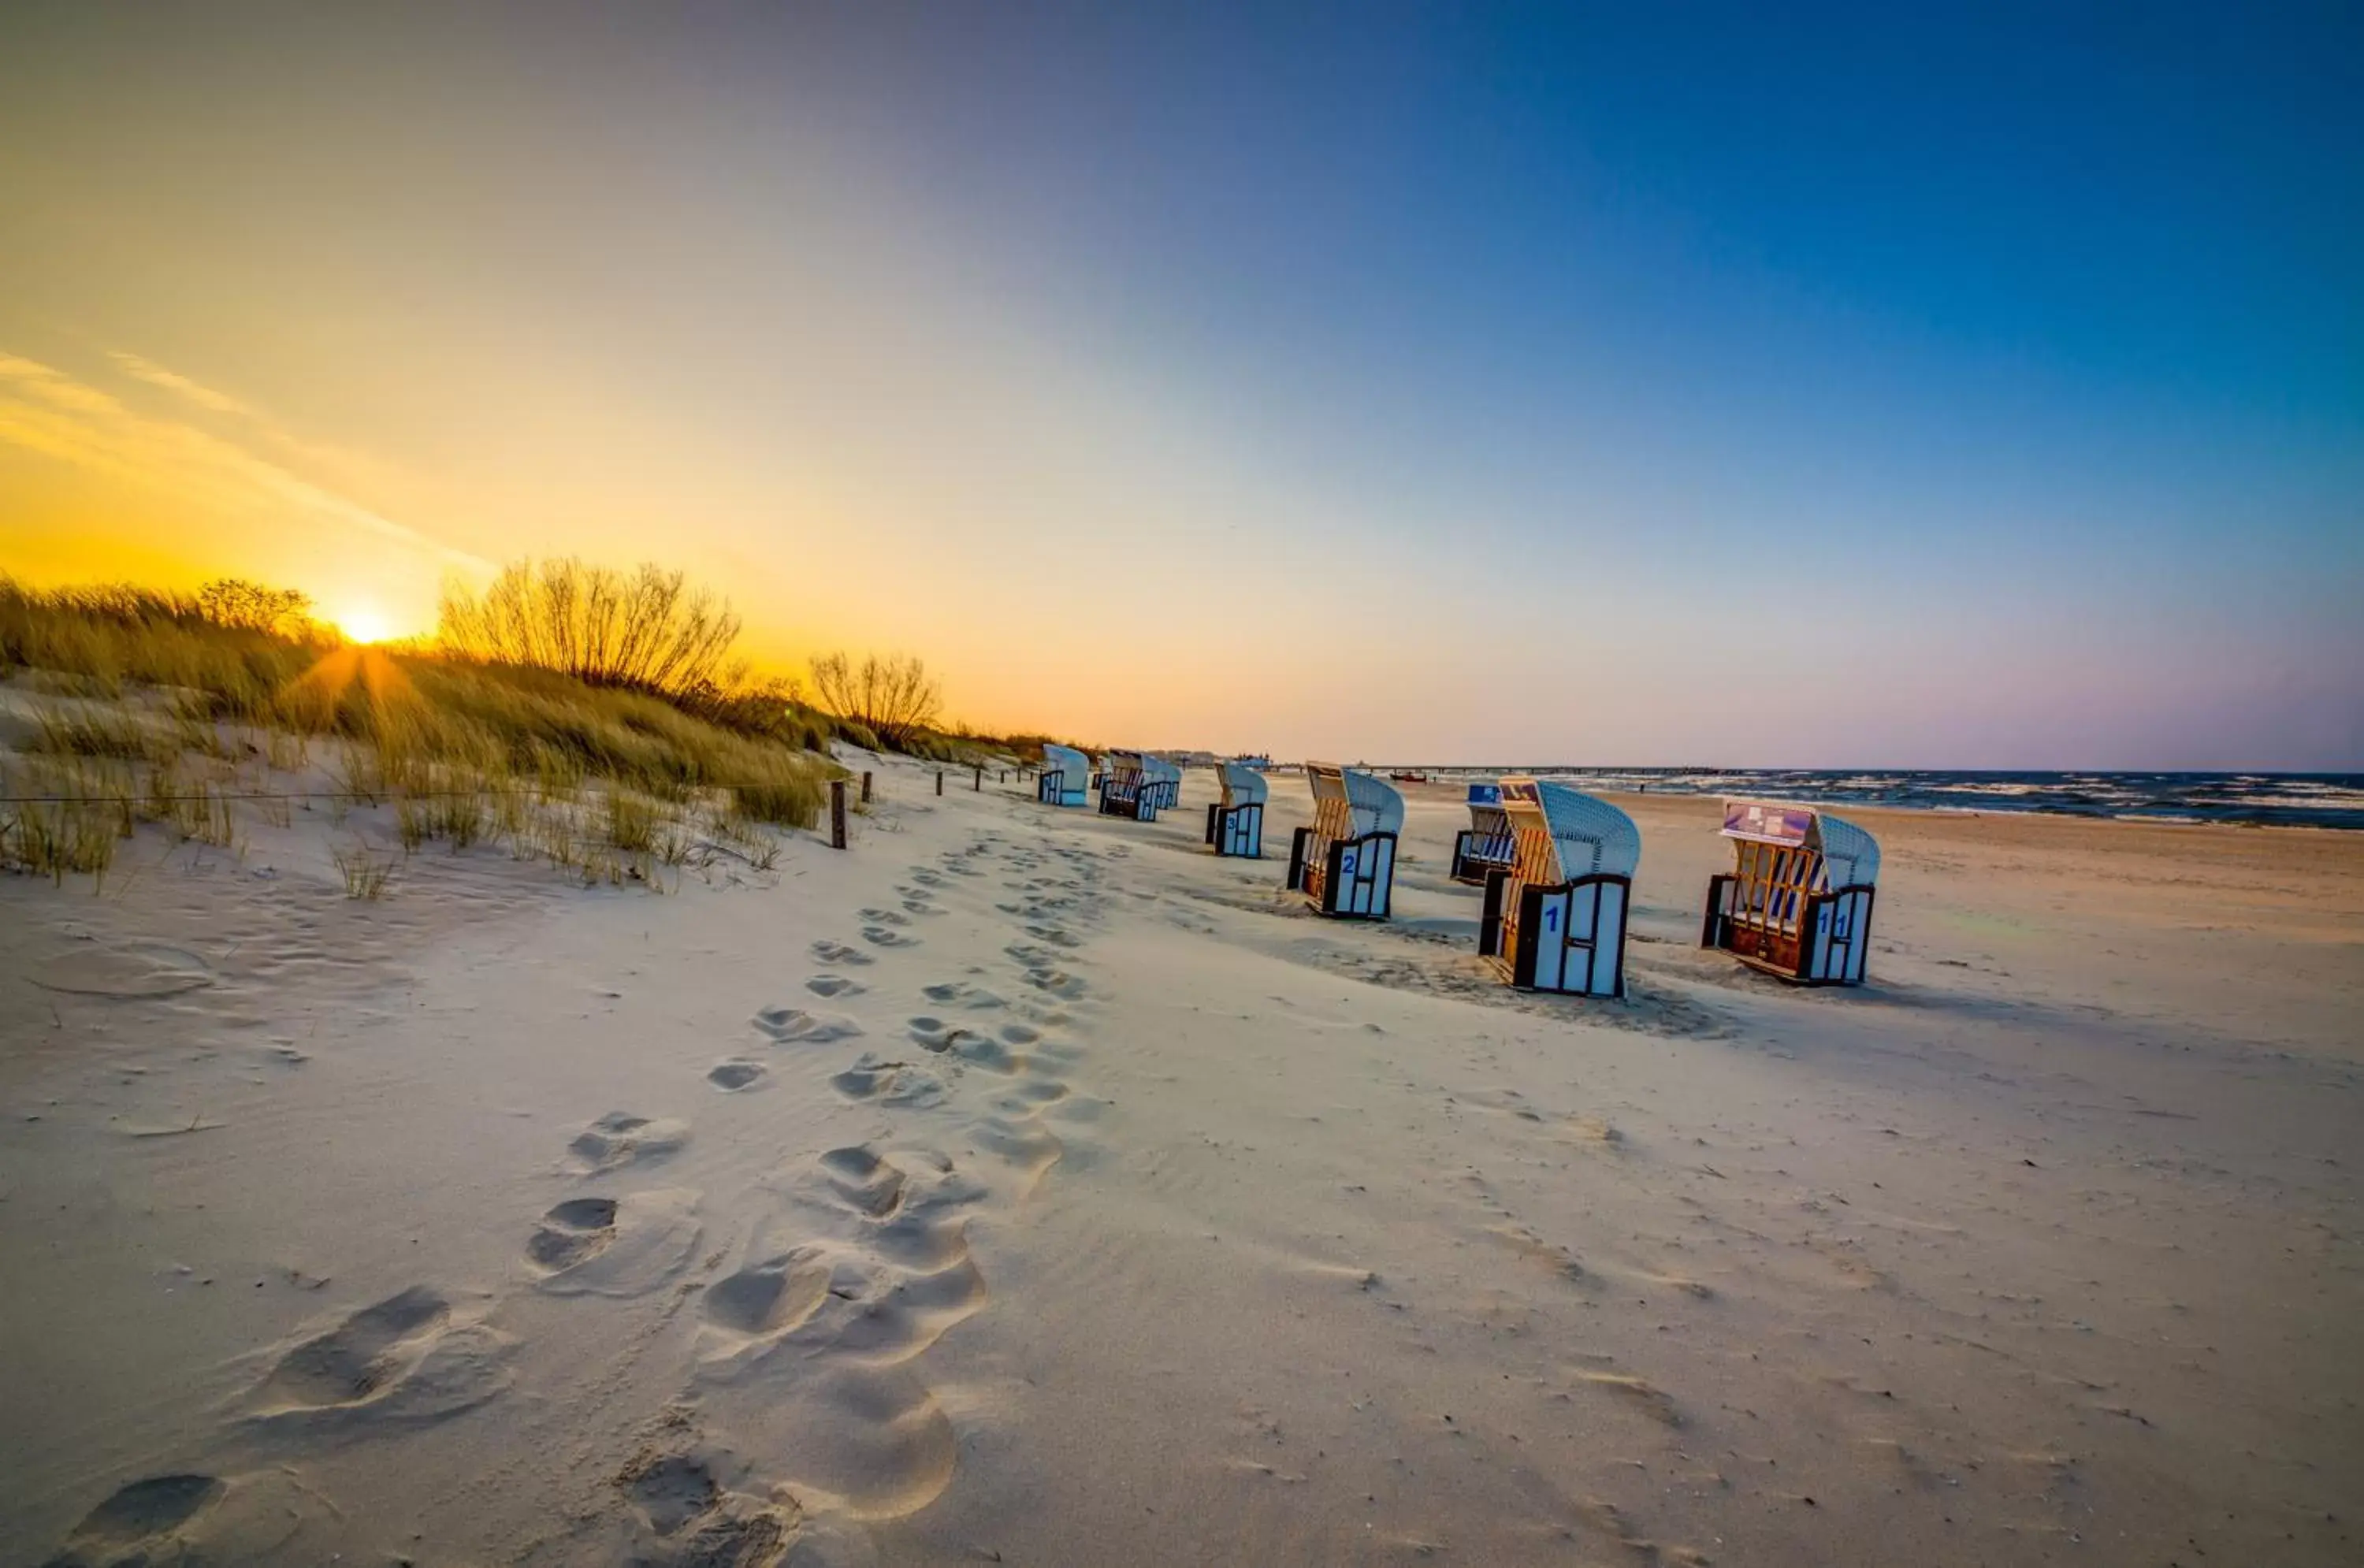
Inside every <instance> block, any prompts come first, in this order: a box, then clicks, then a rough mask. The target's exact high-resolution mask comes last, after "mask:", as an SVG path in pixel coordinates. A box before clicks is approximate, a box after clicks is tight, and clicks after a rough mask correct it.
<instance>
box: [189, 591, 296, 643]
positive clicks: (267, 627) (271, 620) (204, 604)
mask: <svg viewBox="0 0 2364 1568" xmlns="http://www.w3.org/2000/svg"><path fill="white" fill-rule="evenodd" d="M197 613H198V614H200V615H202V616H203V617H205V618H206V619H207V620H209V621H211V622H213V623H214V624H215V625H216V626H226V627H229V628H232V629H234V630H238V631H259V632H262V633H264V634H266V635H268V636H273V637H302V636H306V635H307V634H309V632H310V631H311V629H312V600H311V598H310V596H309V595H306V594H302V593H299V592H297V591H296V589H294V588H273V587H271V586H269V585H268V584H262V583H250V582H248V581H247V580H246V579H245V578H243V577H217V578H215V579H214V580H213V581H212V582H210V583H208V584H206V585H205V586H204V587H202V588H200V589H198V590H197Z"/></svg>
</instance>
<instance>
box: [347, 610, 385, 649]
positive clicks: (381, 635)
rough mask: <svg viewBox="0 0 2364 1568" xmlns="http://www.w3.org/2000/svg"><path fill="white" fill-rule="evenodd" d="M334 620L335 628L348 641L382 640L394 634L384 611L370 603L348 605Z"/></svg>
mask: <svg viewBox="0 0 2364 1568" xmlns="http://www.w3.org/2000/svg"><path fill="white" fill-rule="evenodd" d="M336 621H337V629H338V630H339V631H341V632H343V633H344V634H345V639H346V640H347V641H349V642H362V643H369V642H384V641H385V640H386V639H388V638H390V637H392V636H393V635H394V624H393V623H392V622H391V621H389V620H387V619H386V618H385V612H384V611H383V610H380V609H378V608H376V607H375V606H371V605H351V606H347V607H346V608H345V609H343V610H342V611H340V613H339V614H338V616H337V617H336Z"/></svg>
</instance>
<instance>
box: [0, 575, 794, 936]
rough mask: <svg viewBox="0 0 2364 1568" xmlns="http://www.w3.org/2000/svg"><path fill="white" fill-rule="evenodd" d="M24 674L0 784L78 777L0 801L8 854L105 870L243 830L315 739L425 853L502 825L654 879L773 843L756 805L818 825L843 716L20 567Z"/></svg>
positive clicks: (319, 756)
mask: <svg viewBox="0 0 2364 1568" xmlns="http://www.w3.org/2000/svg"><path fill="white" fill-rule="evenodd" d="M12 676H13V677H17V678H19V679H21V680H23V681H25V682H27V683H28V684H35V685H38V687H39V690H41V691H42V692H43V693H45V694H46V695H45V697H44V699H43V703H42V706H39V708H38V709H37V713H36V720H37V733H36V734H35V735H34V736H33V737H32V738H31V739H30V740H28V742H26V743H25V745H24V746H23V748H22V749H23V751H24V752H25V755H24V756H22V757H21V758H19V759H17V760H16V762H14V763H12V764H11V766H10V769H9V773H10V778H9V785H10V787H8V788H7V789H6V790H5V791H0V793H4V794H6V795H40V796H66V797H69V798H68V799H67V800H64V801H44V802H42V803H40V804H39V805H38V806H35V805H29V804H28V805H24V806H0V813H5V815H0V863H5V864H14V865H17V866H19V867H22V868H24V869H28V870H33V871H38V872H39V873H42V874H47V875H52V876H55V877H58V878H62V877H63V876H64V875H65V874H66V873H69V872H72V873H94V874H101V875H103V874H104V871H105V867H106V863H108V862H111V859H112V856H113V850H112V848H111V846H112V845H114V844H115V843H117V842H119V841H120V840H121V839H123V838H126V837H128V836H129V834H130V833H131V831H132V830H133V828H135V827H136V826H137V825H138V824H139V823H140V822H151V821H152V822H162V823H164V824H166V825H167V826H168V827H170V828H171V829H172V830H173V832H175V833H176V834H177V835H178V836H180V837H181V838H183V839H184V840H186V839H195V840H202V841H204V842H207V843H218V844H223V845H228V846H234V845H235V843H236V841H237V827H236V822H235V814H234V813H233V812H232V810H231V797H233V796H241V795H255V794H260V795H263V796H265V797H266V800H267V799H268V797H269V796H270V795H271V790H272V787H273V786H271V785H269V784H268V782H267V781H268V780H269V778H270V777H271V775H273V774H274V773H277V774H286V773H301V772H303V771H304V770H306V769H307V768H310V767H312V766H313V765H314V763H315V762H316V761H317V762H318V763H319V764H320V766H321V768H322V770H323V771H324V772H325V775H326V783H327V784H328V786H329V791H330V792H331V793H332V794H334V795H337V796H339V797H340V798H341V799H342V800H343V801H344V802H345V803H346V804H347V806H369V807H376V806H381V805H385V804H389V803H390V804H392V805H393V806H394V808H395V827H396V832H397V834H398V836H399V838H400V840H401V842H402V845H403V848H404V850H405V851H406V852H410V851H417V850H418V849H419V848H421V847H423V846H424V845H426V844H428V843H429V842H442V843H446V844H449V845H451V846H452V847H453V848H455V849H457V848H465V847H467V846H469V845H472V844H474V843H477V842H480V841H485V840H501V841H506V842H507V843H508V844H509V845H510V847H511V849H512V851H513V852H516V853H519V856H520V858H529V857H530V858H537V859H547V860H549V861H551V862H552V863H555V864H558V865H562V866H564V867H566V868H568V869H570V870H574V871H578V872H581V873H583V874H584V876H585V880H586V881H604V882H626V881H633V880H641V881H649V880H652V878H651V876H650V873H651V872H652V869H653V867H654V866H655V865H658V864H673V865H678V864H680V863H682V862H683V860H684V859H685V858H686V856H687V855H688V854H690V853H691V852H692V851H694V850H695V849H696V847H697V845H698V844H699V843H700V842H708V843H712V844H718V845H721V846H723V847H724V848H726V849H727V850H728V851H729V852H730V853H731V854H733V855H734V856H735V857H736V858H739V859H742V860H746V861H748V862H750V863H753V862H758V861H764V860H767V859H768V858H770V857H769V855H768V854H767V853H766V851H763V850H762V849H761V848H760V847H758V848H752V849H751V848H750V847H749V845H750V840H751V834H752V828H753V825H754V824H764V825H769V826H773V827H790V828H810V827H811V826H813V824H814V823H815V821H817V820H818V817H819V815H820V806H821V803H822V800H823V798H824V792H825V788H826V784H827V780H828V779H829V777H831V775H832V773H835V772H836V771H837V770H836V769H835V768H834V765H833V764H832V763H831V762H828V761H827V760H826V758H825V756H820V755H815V754H813V753H812V752H810V751H807V750H806V747H807V746H808V745H822V746H825V745H826V743H827V734H826V730H825V728H824V727H819V726H816V725H814V724H813V723H811V722H810V721H809V720H808V717H807V716H805V715H803V714H801V713H799V712H797V710H796V709H795V708H794V706H793V705H792V704H790V703H788V702H787V701H786V699H785V698H782V697H779V696H778V695H776V694H767V693H764V692H762V691H755V692H750V693H742V694H738V695H737V696H736V697H733V698H729V699H725V698H723V697H719V696H718V695H715V694H712V693H710V692H709V693H706V694H702V695H701V698H700V700H701V701H703V702H705V703H706V704H707V705H708V706H709V707H714V708H718V709H719V710H721V711H727V712H728V713H729V714H730V717H732V718H733V719H734V720H735V724H736V727H733V726H732V725H726V724H724V723H721V722H717V721H716V720H715V719H713V718H709V717H700V716H698V715H697V714H695V713H691V712H686V711H684V709H683V707H682V706H678V705H677V704H676V703H675V702H674V701H670V700H667V699H665V698H663V697H659V696H656V695H650V694H648V693H645V692H641V691H635V690H629V689H621V688H617V687H599V686H593V685H590V684H585V682H583V681H581V680H579V679H576V678H574V677H573V676H571V675H568V674H565V673H561V672H557V671H550V670H541V669H534V668H530V667H523V666H518V665H503V664H491V663H482V662H469V661H462V660H452V659H445V658H441V657H438V656H436V655H434V654H431V653H425V652H417V651H412V652H403V651H382V650H377V649H371V648H361V647H354V646H350V645H346V644H342V643H340V642H339V641H337V640H336V639H333V638H329V637H325V636H322V635H319V634H318V633H316V632H314V631H313V630H312V629H311V628H309V627H308V625H306V624H303V623H297V625H296V629H294V630H292V631H290V630H272V629H261V628H256V627H253V626H249V625H235V624H224V623H223V622H221V621H218V620H215V619H211V618H208V616H207V614H206V610H205V608H204V606H202V605H201V604H200V603H199V601H198V600H197V599H196V598H195V596H187V597H184V596H178V595H167V594H158V593H152V592H150V591H148V590H144V589H136V588H109V589H96V590H69V591H59V592H39V591H35V590H31V589H28V588H25V587H23V586H21V585H20V584H16V583H14V582H12V581H10V580H8V579H6V578H5V577H0V678H8V677H12ZM733 703H735V705H736V706H730V704H733ZM199 764H202V765H199ZM250 775H251V776H250ZM286 809H287V807H286V803H285V800H284V797H283V798H281V799H280V800H279V803H278V805H277V806H276V808H275V810H274V809H273V807H271V806H269V805H267V804H266V805H264V806H262V809H261V815H262V818H263V819H264V820H266V821H272V822H273V823H274V825H279V824H284V821H285V819H286ZM348 881H349V884H352V885H356V886H360V885H367V886H369V887H371V888H372V889H373V891H371V892H370V893H368V894H367V896H373V897H374V896H376V895H377V894H378V892H382V891H383V887H384V883H385V879H383V878H378V879H375V880H374V881H373V880H371V879H367V878H363V879H358V880H356V879H353V878H351V877H349V878H348ZM356 895H357V896H361V894H356Z"/></svg>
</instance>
